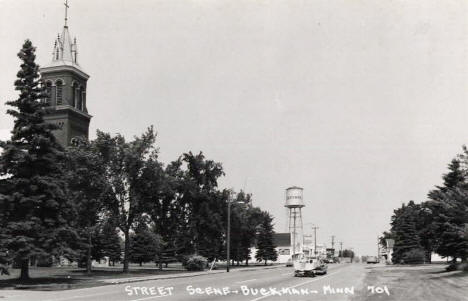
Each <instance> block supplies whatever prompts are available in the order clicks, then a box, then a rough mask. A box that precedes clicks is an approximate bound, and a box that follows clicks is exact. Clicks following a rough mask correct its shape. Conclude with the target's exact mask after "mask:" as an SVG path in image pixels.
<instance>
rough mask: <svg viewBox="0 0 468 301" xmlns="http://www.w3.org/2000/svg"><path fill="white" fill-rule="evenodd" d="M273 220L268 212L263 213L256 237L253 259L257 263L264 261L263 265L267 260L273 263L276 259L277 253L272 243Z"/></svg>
mask: <svg viewBox="0 0 468 301" xmlns="http://www.w3.org/2000/svg"><path fill="white" fill-rule="evenodd" d="M272 222H273V218H272V217H271V215H270V214H269V213H268V212H264V213H263V218H262V223H261V224H260V231H259V233H258V236H257V253H256V254H255V258H256V259H257V261H258V262H261V261H264V262H265V265H266V264H267V261H268V260H272V261H275V260H276V259H277V258H278V252H277V251H276V249H275V248H276V246H275V245H274V241H273V234H274V231H273V224H272Z"/></svg>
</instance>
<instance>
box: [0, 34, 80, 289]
mask: <svg viewBox="0 0 468 301" xmlns="http://www.w3.org/2000/svg"><path fill="white" fill-rule="evenodd" d="M18 57H19V58H20V59H21V61H22V64H21V69H20V71H19V72H18V74H17V80H16V81H15V89H16V90H17V91H19V98H18V99H17V100H14V101H9V102H7V104H8V105H9V106H11V107H13V109H9V110H8V111H7V113H8V114H10V115H11V116H13V117H14V127H13V130H12V136H11V139H10V140H9V141H6V142H2V143H1V145H0V146H1V147H2V148H3V153H2V155H1V157H0V178H1V180H0V223H1V227H0V246H3V247H5V248H6V249H7V250H8V251H9V253H8V254H9V256H11V257H12V258H13V259H14V260H15V261H16V262H18V263H20V265H21V276H20V278H21V279H22V280H27V279H28V278H29V267H28V266H29V265H28V263H29V258H30V257H32V256H37V257H40V256H52V255H56V256H58V255H62V254H65V253H68V252H72V251H71V249H69V248H68V245H67V242H69V241H70V240H71V239H72V238H74V237H75V232H74V231H73V229H72V228H71V227H70V222H72V221H73V220H74V217H75V215H74V210H73V209H74V207H73V204H72V203H71V202H70V201H69V200H68V198H67V196H66V191H65V189H66V183H65V181H64V180H63V179H64V175H63V169H64V165H63V162H64V153H63V148H62V147H61V146H60V145H59V144H58V143H57V142H56V140H55V137H54V135H53V134H52V131H53V130H55V129H57V127H56V126H54V125H52V124H48V123H45V122H44V119H43V116H44V114H45V113H46V111H45V106H46V105H45V103H44V102H43V99H44V98H45V97H46V94H45V89H44V87H43V86H42V85H41V82H40V78H39V74H38V70H39V66H38V65H36V63H35V57H36V56H35V48H34V47H33V45H32V43H31V41H29V40H26V41H25V43H24V45H23V47H22V49H21V51H20V52H19V53H18Z"/></svg>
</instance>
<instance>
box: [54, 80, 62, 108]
mask: <svg viewBox="0 0 468 301" xmlns="http://www.w3.org/2000/svg"><path fill="white" fill-rule="evenodd" d="M55 86H56V90H55V101H56V103H57V105H61V104H62V102H63V82H62V80H61V79H59V80H57V81H56V82H55Z"/></svg>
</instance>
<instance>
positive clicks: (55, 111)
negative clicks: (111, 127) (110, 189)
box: [40, 0, 92, 147]
mask: <svg viewBox="0 0 468 301" xmlns="http://www.w3.org/2000/svg"><path fill="white" fill-rule="evenodd" d="M64 4H65V25H64V26H63V30H62V34H59V35H58V36H57V38H56V39H55V44H54V50H53V52H52V61H51V62H50V63H49V64H48V65H46V66H45V67H42V68H41V69H40V73H41V76H42V80H43V82H44V84H45V86H46V90H47V98H46V99H45V100H44V101H45V102H46V103H47V105H48V107H47V108H48V110H49V113H48V114H46V115H45V116H44V120H45V121H46V122H49V123H54V124H56V125H57V126H58V127H59V129H57V130H55V131H54V135H55V136H56V138H57V140H58V142H59V143H60V144H61V145H62V146H64V147H66V146H68V145H69V144H70V141H71V139H72V138H73V137H77V136H84V137H86V138H88V132H89V122H90V120H91V117H92V116H91V115H89V114H88V109H87V107H86V83H87V81H88V78H89V75H88V74H86V73H85V72H84V71H83V69H82V68H81V67H80V65H79V64H78V47H77V44H76V38H75V39H73V41H72V39H71V38H70V33H69V31H68V24H67V21H68V16H67V13H68V8H69V6H68V0H66V1H65V3H64Z"/></svg>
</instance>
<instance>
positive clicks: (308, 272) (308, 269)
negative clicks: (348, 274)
mask: <svg viewBox="0 0 468 301" xmlns="http://www.w3.org/2000/svg"><path fill="white" fill-rule="evenodd" d="M327 270H328V266H327V264H326V263H325V262H324V261H323V260H322V259H321V258H316V257H302V258H300V259H299V260H297V261H295V262H294V276H295V277H299V276H305V277H307V276H309V277H315V276H316V275H325V274H326V273H327Z"/></svg>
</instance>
